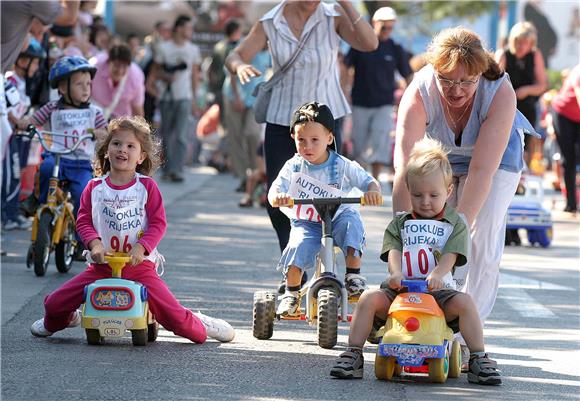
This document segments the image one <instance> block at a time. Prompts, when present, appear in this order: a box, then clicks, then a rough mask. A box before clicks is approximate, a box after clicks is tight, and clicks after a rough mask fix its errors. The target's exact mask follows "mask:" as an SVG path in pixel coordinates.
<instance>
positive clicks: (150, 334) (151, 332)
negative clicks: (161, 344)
mask: <svg viewBox="0 0 580 401" xmlns="http://www.w3.org/2000/svg"><path fill="white" fill-rule="evenodd" d="M158 334H159V323H157V322H153V323H149V324H148V325H147V341H149V342H150V343H152V342H154V341H155V340H157V335H158Z"/></svg>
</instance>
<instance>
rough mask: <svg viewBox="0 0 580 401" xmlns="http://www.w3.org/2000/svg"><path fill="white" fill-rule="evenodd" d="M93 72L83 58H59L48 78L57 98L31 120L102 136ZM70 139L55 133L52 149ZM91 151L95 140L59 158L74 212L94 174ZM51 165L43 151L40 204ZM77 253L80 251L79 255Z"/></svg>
mask: <svg viewBox="0 0 580 401" xmlns="http://www.w3.org/2000/svg"><path fill="white" fill-rule="evenodd" d="M95 72H96V68H95V67H93V66H92V65H91V64H89V62H88V61H87V60H86V59H85V58H83V57H78V56H68V57H63V58H61V59H60V60H58V61H57V62H56V63H55V64H54V65H53V66H52V68H51V69H50V73H49V76H48V78H49V82H50V86H51V88H53V89H58V93H59V95H60V98H59V100H57V101H50V102H48V103H47V104H45V105H44V106H42V107H41V108H40V109H39V110H38V111H36V112H35V113H34V115H33V116H32V121H31V122H32V123H33V124H35V125H36V126H46V128H47V130H48V131H51V132H55V133H62V134H66V135H74V136H79V137H80V136H82V135H84V134H86V133H87V131H88V130H89V129H92V130H94V133H95V137H96V139H101V138H104V136H105V135H106V131H105V129H106V127H107V123H106V121H105V119H104V117H103V113H102V112H101V110H100V109H99V108H97V107H95V106H93V105H91V104H90V103H89V98H90V97H91V82H92V79H93V77H94V76H95ZM73 141H74V140H73ZM73 141H71V139H70V137H58V136H54V137H53V144H52V148H53V149H59V150H60V149H63V148H70V147H71V146H72V142H73ZM94 153H95V145H94V142H93V141H85V142H84V143H82V144H81V145H80V146H79V147H78V148H77V149H76V150H75V151H74V152H73V153H69V154H66V155H62V157H61V162H60V163H61V164H60V176H61V178H62V179H65V180H67V181H68V182H69V188H70V192H71V196H72V200H73V204H74V210H75V214H76V213H77V211H78V208H79V202H80V196H81V193H82V191H83V189H84V188H85V186H86V184H87V182H89V180H90V179H91V178H92V176H93V169H92V159H93V156H94ZM53 167H54V157H53V155H52V154H50V153H48V152H47V153H45V154H43V161H42V164H41V165H40V169H39V173H40V174H39V178H40V180H39V181H40V182H39V183H40V185H39V193H38V194H37V195H38V197H39V200H40V202H41V203H44V202H46V197H47V192H48V182H49V179H50V176H51V174H52V169H53ZM80 252H82V250H80V251H79V255H80Z"/></svg>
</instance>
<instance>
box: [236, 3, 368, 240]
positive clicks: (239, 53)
mask: <svg viewBox="0 0 580 401" xmlns="http://www.w3.org/2000/svg"><path fill="white" fill-rule="evenodd" d="M341 39H344V40H345V41H346V42H347V43H349V44H350V45H351V46H352V47H354V48H356V49H358V50H361V51H373V50H375V49H376V48H377V44H378V41H377V37H376V35H375V34H374V32H373V30H372V28H371V26H370V25H369V24H368V23H367V22H366V21H365V20H363V19H362V16H361V15H360V14H359V13H358V12H357V11H356V10H355V9H354V7H353V6H352V4H351V2H350V1H342V0H340V1H338V4H328V3H325V2H320V1H288V2H286V1H285V2H282V3H281V4H279V5H277V6H276V7H274V8H273V9H271V10H270V11H269V12H267V13H266V14H265V15H264V16H262V18H261V19H260V20H259V21H258V22H257V23H256V24H254V26H253V27H252V29H251V31H250V33H249V34H248V36H247V37H246V38H245V39H244V40H243V41H242V43H240V45H239V46H238V47H237V48H236V49H234V50H233V51H232V52H231V53H230V55H229V56H228V58H227V59H226V67H227V68H228V69H229V71H230V72H231V73H233V74H236V75H237V76H238V79H239V80H240V82H241V83H242V84H246V83H247V82H249V81H250V80H251V79H252V78H254V77H256V76H259V75H260V74H261V73H260V71H258V70H257V69H256V68H255V67H254V66H252V65H251V64H250V62H251V60H252V59H253V58H254V57H255V56H256V54H257V53H258V52H259V51H261V50H262V49H263V48H264V47H265V46H266V44H268V47H269V50H270V55H271V57H272V66H273V71H274V74H276V72H278V75H281V78H280V80H279V81H278V82H277V83H276V85H274V87H273V88H272V95H271V98H270V103H269V105H268V110H267V113H266V114H267V115H266V133H265V140H264V156H265V159H266V175H267V177H268V185H269V186H270V185H271V184H272V182H273V181H274V179H275V178H276V177H277V176H278V172H279V171H280V169H281V168H282V166H283V165H284V163H285V162H286V161H287V160H288V159H290V158H291V157H292V156H293V155H294V153H295V151H296V149H295V145H294V143H293V141H292V139H291V138H290V137H289V136H288V132H289V131H290V120H291V119H292V113H293V111H294V110H296V109H297V108H298V106H300V105H301V104H303V103H304V102H307V101H311V100H316V101H317V102H320V103H324V104H326V105H328V106H329V107H330V109H331V110H333V113H334V117H335V118H336V119H340V118H342V117H344V116H345V115H347V114H348V113H350V108H349V106H348V102H347V100H346V98H345V96H344V93H343V92H342V90H341V89H340V81H339V76H338V64H337V57H338V51H339V45H340V40H341ZM293 56H294V57H293ZM286 65H288V66H287V68H284V69H283V67H285V66H286ZM334 136H335V141H336V149H337V151H339V152H340V147H341V134H340V132H339V131H338V130H337V131H335V132H334ZM268 215H269V216H270V220H271V222H272V226H273V227H274V230H275V231H276V234H277V236H278V242H279V245H280V250H281V251H282V250H283V249H284V248H286V245H287V243H288V238H289V234H290V221H289V220H288V218H287V217H286V216H284V214H283V213H282V212H280V210H278V209H276V208H272V207H271V205H269V206H268Z"/></svg>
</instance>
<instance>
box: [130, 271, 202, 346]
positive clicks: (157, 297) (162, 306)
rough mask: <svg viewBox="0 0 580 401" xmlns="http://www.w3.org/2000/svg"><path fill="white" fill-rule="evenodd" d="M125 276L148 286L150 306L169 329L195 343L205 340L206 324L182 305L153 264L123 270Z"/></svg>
mask: <svg viewBox="0 0 580 401" xmlns="http://www.w3.org/2000/svg"><path fill="white" fill-rule="evenodd" d="M123 278H126V279H128V280H135V281H138V282H140V283H142V284H143V285H144V286H145V287H147V292H148V293H149V307H150V308H151V312H152V313H153V315H155V319H156V320H157V321H158V322H159V324H160V325H162V326H163V327H165V328H166V329H167V330H169V331H172V332H173V333H175V334H176V335H178V336H180V337H184V338H187V339H189V340H191V341H193V342H195V343H200V344H201V343H203V342H205V340H206V338H207V335H206V330H205V326H204V325H203V323H202V322H201V320H200V319H198V318H197V316H195V315H194V314H193V313H192V312H191V311H190V310H189V309H187V308H185V307H184V306H182V305H181V304H180V303H179V301H178V300H177V299H176V298H175V296H174V295H173V293H172V292H171V291H170V290H169V288H168V287H167V285H166V284H165V282H164V281H163V280H162V279H161V278H160V277H159V276H158V275H157V272H156V271H155V268H153V267H152V266H151V265H147V264H140V265H138V266H132V267H131V268H129V269H125V270H123Z"/></svg>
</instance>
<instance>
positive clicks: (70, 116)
mask: <svg viewBox="0 0 580 401" xmlns="http://www.w3.org/2000/svg"><path fill="white" fill-rule="evenodd" d="M94 118H95V116H94V112H93V111H92V110H91V109H90V108H87V109H62V110H57V111H55V112H53V113H52V115H51V121H50V123H51V130H52V131H54V132H59V133H63V134H65V135H72V137H70V136H69V137H62V136H56V135H55V136H54V138H52V150H57V151H61V150H65V149H69V148H71V147H72V146H73V145H74V144H75V143H76V142H77V141H78V137H80V136H81V135H85V134H86V133H87V129H88V128H92V127H93V125H94V124H93V122H94ZM79 151H80V152H82V153H85V154H86V155H88V156H89V158H90V157H92V156H93V153H94V144H93V141H84V142H83V143H82V144H81V145H80V146H79V148H78V150H77V152H79Z"/></svg>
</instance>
